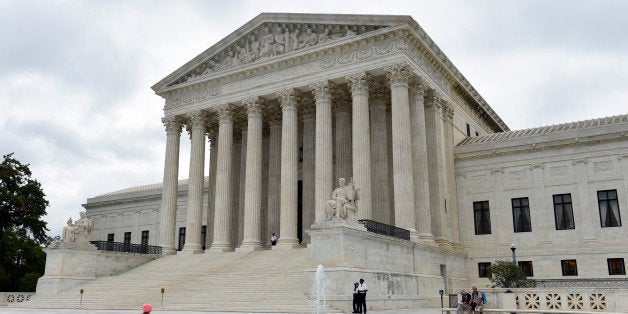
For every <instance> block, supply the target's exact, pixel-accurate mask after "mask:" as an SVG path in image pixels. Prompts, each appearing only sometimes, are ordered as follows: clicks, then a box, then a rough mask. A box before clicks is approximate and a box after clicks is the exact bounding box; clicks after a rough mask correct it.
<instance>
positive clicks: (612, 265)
mask: <svg viewBox="0 0 628 314" xmlns="http://www.w3.org/2000/svg"><path fill="white" fill-rule="evenodd" d="M607 262H608V274H609V275H625V274H626V267H625V265H624V259H623V258H609V259H607Z"/></svg>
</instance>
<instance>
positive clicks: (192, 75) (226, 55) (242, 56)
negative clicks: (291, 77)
mask: <svg viewBox="0 0 628 314" xmlns="http://www.w3.org/2000/svg"><path fill="white" fill-rule="evenodd" d="M383 27H387V26H385V25H368V26H365V25H331V24H330V25H324V24H319V25H311V24H286V23H265V24H263V25H261V26H260V27H258V28H256V29H254V30H253V31H251V32H249V33H248V34H247V35H244V36H242V38H240V39H239V40H237V41H236V42H235V43H233V44H231V45H230V46H228V47H226V48H224V49H223V50H221V51H219V52H217V53H216V54H214V55H213V56H212V57H211V58H209V59H208V60H207V61H205V62H204V63H202V64H201V65H200V66H198V67H196V68H195V69H194V70H192V71H190V72H188V73H187V74H186V75H184V76H183V77H182V78H180V79H179V80H177V81H175V82H174V83H173V84H172V85H176V84H179V83H182V82H187V81H191V80H194V79H196V78H200V77H204V76H208V75H210V74H213V73H216V72H223V71H227V70H230V69H232V68H235V67H238V66H242V65H245V64H249V63H254V62H258V61H264V60H268V59H270V58H273V57H275V56H279V55H282V54H285V53H290V52H295V51H297V50H301V49H306V48H309V47H314V46H316V45H321V44H325V43H327V42H329V41H335V40H341V39H345V38H348V37H353V36H355V35H359V34H363V33H366V32H371V31H374V30H377V29H380V28H383Z"/></svg>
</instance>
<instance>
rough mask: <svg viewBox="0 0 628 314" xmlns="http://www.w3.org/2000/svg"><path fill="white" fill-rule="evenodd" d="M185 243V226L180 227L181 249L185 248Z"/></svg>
mask: <svg viewBox="0 0 628 314" xmlns="http://www.w3.org/2000/svg"><path fill="white" fill-rule="evenodd" d="M184 245H185V227H181V228H179V251H181V250H183V246H184Z"/></svg>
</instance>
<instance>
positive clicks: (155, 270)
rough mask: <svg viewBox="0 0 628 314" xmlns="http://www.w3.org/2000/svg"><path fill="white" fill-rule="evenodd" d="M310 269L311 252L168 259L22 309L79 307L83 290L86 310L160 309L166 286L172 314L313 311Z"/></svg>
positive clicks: (166, 301)
mask: <svg viewBox="0 0 628 314" xmlns="http://www.w3.org/2000/svg"><path fill="white" fill-rule="evenodd" d="M312 267H314V265H313V264H312V262H311V261H310V249H309V248H303V249H292V250H263V251H257V252H249V253H244V252H232V253H215V252H210V253H207V254H198V255H173V256H165V257H162V258H160V259H157V260H155V261H153V262H150V263H147V264H144V265H142V266H139V267H137V268H134V269H132V270H129V271H126V272H124V273H121V274H118V275H114V276H108V277H100V278H97V279H95V280H93V281H91V282H90V283H88V284H85V285H82V286H77V287H75V288H72V289H69V290H67V291H64V292H62V293H61V294H59V295H56V296H53V297H42V296H35V297H34V298H33V299H32V300H31V302H28V303H24V304H23V305H22V306H27V307H34V308H76V307H78V306H79V302H80V293H79V291H80V289H83V291H84V293H83V299H82V306H83V307H84V308H87V309H140V308H141V305H142V304H143V303H145V302H148V303H151V304H153V306H154V307H155V308H156V309H158V308H159V307H160V306H161V297H162V295H161V289H162V288H163V289H165V293H164V294H163V307H164V309H168V310H202V311H230V312H231V311H233V312H271V313H309V312H311V308H312V306H311V304H310V300H309V299H308V297H307V296H306V294H305V291H306V289H307V291H310V287H306V286H305V283H304V274H303V271H304V270H305V269H307V268H312Z"/></svg>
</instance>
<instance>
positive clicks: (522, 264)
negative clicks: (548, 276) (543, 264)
mask: <svg viewBox="0 0 628 314" xmlns="http://www.w3.org/2000/svg"><path fill="white" fill-rule="evenodd" d="M517 264H519V268H521V270H523V273H524V274H526V277H534V270H533V269H532V261H519V262H517Z"/></svg>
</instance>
